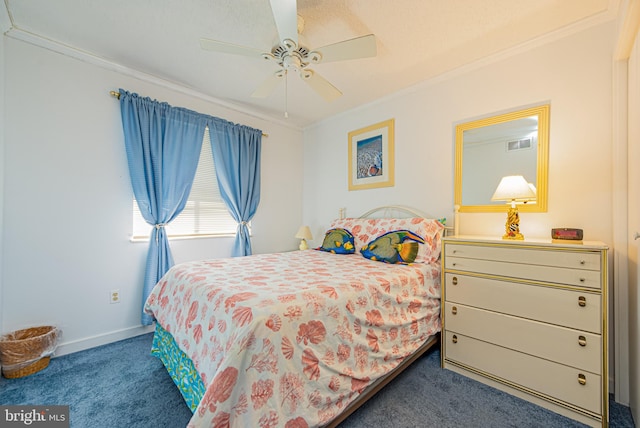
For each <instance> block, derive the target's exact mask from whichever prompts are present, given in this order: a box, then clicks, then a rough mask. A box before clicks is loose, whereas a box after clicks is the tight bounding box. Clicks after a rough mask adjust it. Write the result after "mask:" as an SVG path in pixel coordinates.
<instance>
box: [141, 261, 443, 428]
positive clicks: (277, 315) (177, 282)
mask: <svg viewBox="0 0 640 428" xmlns="http://www.w3.org/2000/svg"><path fill="white" fill-rule="evenodd" d="M145 310H146V311H147V312H148V313H150V314H153V315H154V316H155V317H156V319H157V322H158V323H159V324H160V325H161V326H162V327H163V328H164V329H165V330H167V331H168V332H169V333H171V335H172V336H173V337H174V339H175V341H176V342H177V343H178V345H179V346H180V348H181V350H182V351H183V352H184V353H185V354H186V355H188V356H189V357H190V358H191V360H192V361H193V363H194V365H195V367H196V369H197V371H198V372H199V374H200V377H201V378H202V381H203V382H204V384H205V385H207V390H206V392H205V394H204V396H203V397H202V400H201V401H200V403H199V405H198V407H197V408H196V410H195V412H194V414H193V418H192V419H191V421H190V422H189V426H190V427H226V426H233V427H287V428H293V427H312V426H321V425H324V424H326V423H328V422H330V421H331V420H332V419H333V418H334V417H335V416H337V415H338V414H339V413H340V412H341V411H342V410H343V409H344V408H345V406H347V405H348V404H349V403H350V402H351V401H353V400H354V399H355V398H357V396H358V394H359V393H360V392H361V391H362V390H363V389H364V388H366V387H367V385H369V384H370V383H371V382H373V381H375V380H376V379H377V378H378V377H380V376H382V375H383V374H385V373H387V372H389V371H390V370H391V369H393V368H394V367H396V366H397V365H398V364H399V363H400V362H401V361H402V360H403V359H404V358H405V357H407V356H409V355H410V354H412V353H413V352H414V351H415V350H416V349H417V348H418V347H419V346H420V345H422V344H423V343H424V342H425V341H426V340H427V339H428V338H429V337H430V336H431V335H433V334H435V333H437V332H438V331H440V316H439V315H440V267H439V264H422V263H416V264H412V265H390V264H385V263H380V262H375V261H371V260H367V259H365V258H363V257H362V256H361V255H358V254H352V255H335V254H331V253H326V252H321V251H314V250H308V251H296V252H290V253H281V254H263V255H254V256H248V257H238V258H230V259H218V260H208V261H200V262H189V263H183V264H180V265H176V266H174V267H173V268H172V269H171V270H170V271H169V272H168V273H167V274H166V275H165V276H164V277H163V278H162V279H161V280H160V281H159V282H158V284H157V285H156V287H155V288H154V290H153V291H152V293H151V295H150V296H149V298H148V300H147V302H146V306H145Z"/></svg>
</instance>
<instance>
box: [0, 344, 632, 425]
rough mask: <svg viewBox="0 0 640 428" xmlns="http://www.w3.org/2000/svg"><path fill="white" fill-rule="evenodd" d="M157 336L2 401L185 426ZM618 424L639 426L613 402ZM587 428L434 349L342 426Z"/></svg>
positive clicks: (1, 386)
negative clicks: (454, 367) (466, 372)
mask: <svg viewBox="0 0 640 428" xmlns="http://www.w3.org/2000/svg"><path fill="white" fill-rule="evenodd" d="M151 338H152V335H151V334H146V335H143V336H138V337H134V338H131V339H127V340H123V341H120V342H116V343H112V344H109V345H105V346H101V347H98V348H94V349H90V350H87V351H82V352H78V353H75V354H70V355H64V356H62V357H58V358H54V359H52V360H51V363H50V365H49V367H47V368H46V369H45V370H43V371H41V372H39V373H36V374H33V375H31V376H28V377H25V378H21V379H5V378H0V404H4V405H8V404H13V405H19V404H32V405H60V404H64V405H69V406H70V419H71V426H72V427H76V428H85V427H87V428H89V427H97V428H119V427H127V428H147V427H149V428H152V427H153V428H156V427H158V428H159V427H167V428H180V427H184V426H186V424H187V422H188V421H189V418H190V417H191V412H190V411H189V409H188V408H187V406H186V404H185V403H184V401H183V399H182V396H181V395H180V393H179V392H178V389H177V388H176V386H175V385H174V384H173V381H172V380H171V378H170V377H169V375H168V374H167V372H166V371H165V369H164V366H163V365H162V363H161V362H160V360H158V359H157V358H155V357H152V356H151V355H150V354H149V350H150V348H151ZM610 413H611V414H610V426H611V427H634V424H633V420H632V417H631V413H630V411H629V408H628V407H625V406H622V405H620V404H617V403H615V402H613V401H612V402H611V411H610ZM581 426H583V425H581V424H579V423H577V422H574V421H572V420H570V419H567V418H565V417H563V416H560V415H557V414H555V413H552V412H550V411H547V410H545V409H543V408H541V407H539V406H536V405H533V404H531V403H528V402H526V401H524V400H521V399H519V398H516V397H513V396H510V395H508V394H505V393H503V392H501V391H498V390H496V389H494V388H491V387H488V386H486V385H484V384H482V383H479V382H476V381H474V380H471V379H468V378H466V377H464V376H460V375H458V374H456V373H453V372H451V371H449V370H443V369H441V368H440V353H439V350H438V349H433V350H430V351H428V352H427V354H425V355H424V356H423V357H422V358H420V359H419V360H418V361H416V362H415V363H414V364H413V365H412V366H411V367H409V368H408V369H407V370H406V371H405V372H404V373H402V374H401V375H400V376H398V378H396V379H395V380H394V381H393V382H391V383H390V384H389V385H387V386H386V387H385V388H384V389H383V390H382V391H380V392H379V393H378V394H377V395H376V396H375V397H373V398H372V399H371V400H369V401H368V402H367V403H366V404H365V405H364V406H363V407H361V408H360V409H358V410H357V411H356V412H355V413H354V414H353V415H351V416H350V417H349V418H348V419H347V420H346V421H344V422H343V423H342V425H341V427H343V428H364V427H371V428H373V427H393V428H417V427H439V428H446V427H456V428H459V427H581Z"/></svg>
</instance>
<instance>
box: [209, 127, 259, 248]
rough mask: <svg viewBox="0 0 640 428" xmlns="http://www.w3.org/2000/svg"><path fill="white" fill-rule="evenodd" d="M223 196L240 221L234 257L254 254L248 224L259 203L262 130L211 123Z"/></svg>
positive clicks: (214, 153)
mask: <svg viewBox="0 0 640 428" xmlns="http://www.w3.org/2000/svg"><path fill="white" fill-rule="evenodd" d="M207 124H208V125H209V136H210V138H211V150H212V152H213V162H214V164H215V166H216V175H217V178H218V187H219V189H220V195H221V196H222V199H223V200H224V201H225V203H226V204H227V207H228V208H229V212H230V213H231V215H232V217H233V218H234V219H235V220H236V221H237V222H238V230H237V233H236V240H235V243H234V246H233V253H232V254H233V256H234V257H235V256H248V255H250V254H251V239H250V237H249V228H248V227H247V223H248V222H249V221H250V220H251V218H252V217H253V215H254V214H255V213H256V209H257V208H258V203H259V202H260V151H261V147H262V131H260V130H258V129H253V128H249V127H247V126H242V125H237V124H233V123H230V122H227V121H225V120H222V119H215V118H214V119H213V120H210V121H209V122H208V123H207Z"/></svg>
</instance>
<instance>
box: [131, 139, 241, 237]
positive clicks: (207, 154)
mask: <svg viewBox="0 0 640 428" xmlns="http://www.w3.org/2000/svg"><path fill="white" fill-rule="evenodd" d="M237 227H238V224H237V223H236V221H235V220H234V219H233V217H231V214H229V210H228V209H227V206H226V204H225V203H224V201H223V200H222V196H220V190H219V189H218V180H217V179H216V170H215V165H214V163H213V155H212V153H211V144H210V143H209V128H206V129H205V132H204V138H203V141H202V151H201V152H200V160H199V161H198V168H197V169H196V176H195V178H194V180H193V185H192V186H191V193H190V194H189V199H188V201H187V204H186V206H185V207H184V210H183V211H182V212H181V213H180V214H179V215H178V217H176V218H175V219H174V220H173V221H172V222H171V223H170V224H169V225H167V227H166V230H167V234H168V236H169V237H192V236H212V235H229V234H231V235H235V233H236V229H237ZM150 232H151V226H150V225H149V224H147V222H146V221H144V219H143V218H142V215H141V214H140V210H139V209H138V204H137V202H136V200H135V198H134V200H133V239H149V234H150Z"/></svg>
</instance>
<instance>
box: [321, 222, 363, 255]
mask: <svg viewBox="0 0 640 428" xmlns="http://www.w3.org/2000/svg"><path fill="white" fill-rule="evenodd" d="M353 241H354V237H353V235H352V234H351V232H349V231H348V230H346V229H342V228H334V229H329V230H327V232H326V233H325V234H324V240H323V241H322V246H321V247H318V248H316V250H321V251H328V252H330V253H334V254H353V253H355V252H356V247H355V245H354V243H353Z"/></svg>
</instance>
